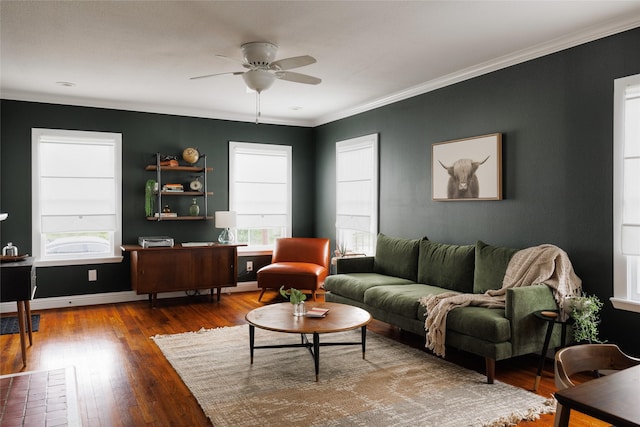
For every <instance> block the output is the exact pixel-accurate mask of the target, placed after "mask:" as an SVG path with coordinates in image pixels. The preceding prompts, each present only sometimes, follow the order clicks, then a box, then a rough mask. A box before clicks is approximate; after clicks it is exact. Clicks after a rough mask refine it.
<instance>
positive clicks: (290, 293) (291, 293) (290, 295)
mask: <svg viewBox="0 0 640 427" xmlns="http://www.w3.org/2000/svg"><path fill="white" fill-rule="evenodd" d="M280 295H282V296H283V297H285V298H287V299H288V300H289V302H290V303H291V304H299V303H301V302H302V301H304V300H306V299H307V296H306V295H305V294H303V293H302V291H299V290H297V289H294V288H291V289H289V290H285V289H284V286H280Z"/></svg>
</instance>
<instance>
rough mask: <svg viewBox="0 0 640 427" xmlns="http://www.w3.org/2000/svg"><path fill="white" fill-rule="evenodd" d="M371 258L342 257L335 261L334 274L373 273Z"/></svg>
mask: <svg viewBox="0 0 640 427" xmlns="http://www.w3.org/2000/svg"><path fill="white" fill-rule="evenodd" d="M373 260H374V257H372V256H365V257H362V256H357V257H343V258H338V259H337V260H336V273H337V274H349V273H373Z"/></svg>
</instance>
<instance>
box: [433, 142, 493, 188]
mask: <svg viewBox="0 0 640 427" xmlns="http://www.w3.org/2000/svg"><path fill="white" fill-rule="evenodd" d="M431 185H432V192H431V198H432V199H433V200H439V201H461V200H502V134H500V133H494V134H490V135H482V136H475V137H472V138H465V139H457V140H454V141H445V142H438V143H436V144H432V146H431Z"/></svg>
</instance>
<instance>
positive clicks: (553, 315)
mask: <svg viewBox="0 0 640 427" xmlns="http://www.w3.org/2000/svg"><path fill="white" fill-rule="evenodd" d="M533 315H534V316H536V317H537V318H538V319H541V320H544V321H545V322H547V333H546V335H545V337H544V345H543V347H542V353H541V354H540V363H539V364H538V372H537V373H536V380H535V383H534V385H533V391H538V386H539V385H540V379H541V377H542V370H543V369H544V361H545V358H546V356H547V351H548V350H549V342H550V341H551V335H552V334H553V327H554V326H555V325H556V324H560V325H561V326H562V336H561V337H560V345H561V347H564V346H565V344H566V338H567V325H569V324H571V322H570V320H571V319H570V318H569V319H567V320H560V313H559V312H558V310H538V311H536V312H534V313H533Z"/></svg>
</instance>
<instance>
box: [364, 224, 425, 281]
mask: <svg viewBox="0 0 640 427" xmlns="http://www.w3.org/2000/svg"><path fill="white" fill-rule="evenodd" d="M419 243H420V239H411V240H409V239H401V238H396V237H389V236H385V235H384V234H382V233H380V234H378V241H377V243H376V256H375V259H374V261H373V272H374V273H378V274H384V275H386V276H394V277H401V278H403V279H408V280H413V281H415V280H416V274H417V271H418V250H419Z"/></svg>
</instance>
